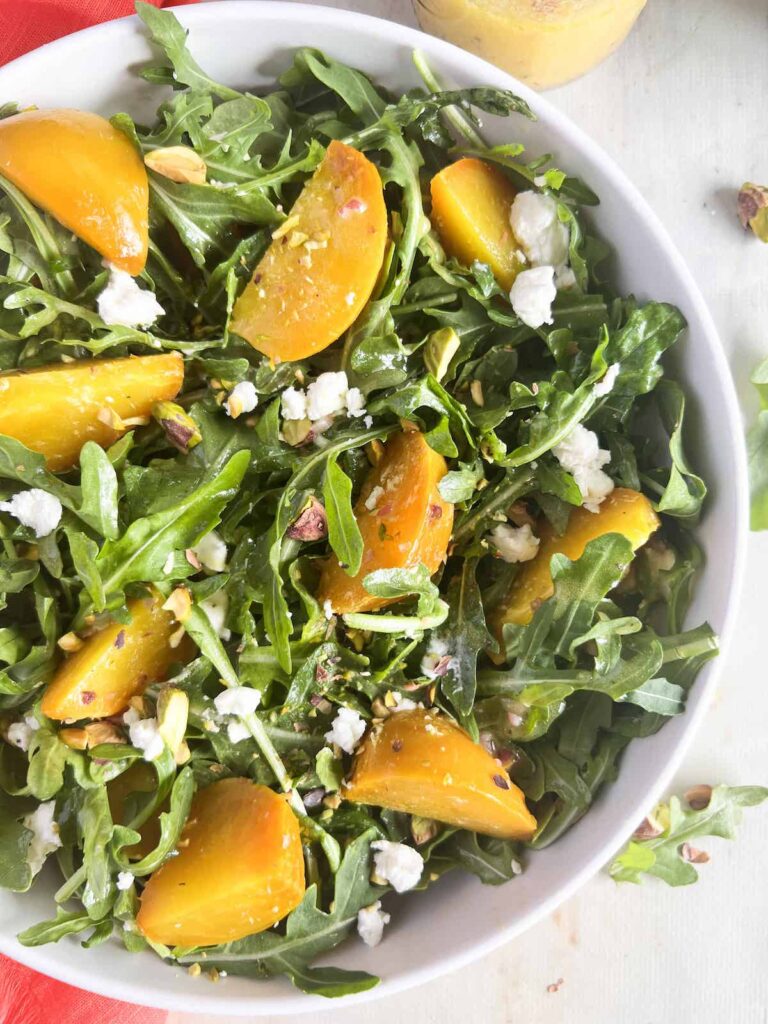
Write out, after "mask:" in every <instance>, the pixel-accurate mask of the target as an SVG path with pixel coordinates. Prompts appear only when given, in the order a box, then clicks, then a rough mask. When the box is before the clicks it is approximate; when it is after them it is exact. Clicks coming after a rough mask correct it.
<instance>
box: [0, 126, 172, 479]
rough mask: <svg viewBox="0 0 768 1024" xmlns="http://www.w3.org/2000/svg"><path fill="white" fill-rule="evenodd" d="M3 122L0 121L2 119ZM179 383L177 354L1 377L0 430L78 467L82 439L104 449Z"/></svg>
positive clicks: (52, 459)
mask: <svg viewBox="0 0 768 1024" xmlns="http://www.w3.org/2000/svg"><path fill="white" fill-rule="evenodd" d="M0 124H2V121H0ZM183 383H184V360H183V359H182V358H181V356H180V355H179V354H178V352H168V353H167V354H163V355H155V356H131V357H130V358H128V359H84V360H82V361H81V362H77V363H61V364H57V365H56V366H44V367H41V368H40V369H36V370H20V371H14V372H12V373H6V374H2V375H0V434H6V435H7V436H8V437H15V438H16V440H17V441H21V443H22V444H24V445H26V446H27V448H31V449H32V451H35V452H40V454H41V455H44V456H45V458H46V461H47V464H48V468H49V469H51V470H53V471H54V472H60V471H62V470H66V469H70V468H71V467H72V466H74V465H76V464H77V461H78V459H79V457H80V449H81V448H82V447H83V445H84V444H85V442H86V441H95V442H96V443H97V444H99V445H101V446H102V448H107V447H108V446H109V445H111V444H113V443H114V442H115V441H116V440H117V439H118V438H119V437H121V436H122V434H124V433H125V431H126V430H130V429H131V428H130V426H128V425H125V424H123V423H122V422H121V421H122V420H127V419H131V418H133V417H142V416H147V417H148V416H149V415H150V413H151V412H152V406H153V405H154V404H155V402H161V401H164V400H169V399H172V398H175V397H176V395H177V394H178V393H179V391H180V390H181V386H182V384H183Z"/></svg>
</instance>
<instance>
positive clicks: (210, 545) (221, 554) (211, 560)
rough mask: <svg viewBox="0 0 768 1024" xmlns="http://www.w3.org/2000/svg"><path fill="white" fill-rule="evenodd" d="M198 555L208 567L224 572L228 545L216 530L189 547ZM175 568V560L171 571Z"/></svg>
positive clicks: (198, 558)
mask: <svg viewBox="0 0 768 1024" xmlns="http://www.w3.org/2000/svg"><path fill="white" fill-rule="evenodd" d="M189 550H190V551H191V552H193V554H194V555H196V556H197V560H198V561H199V562H200V564H201V565H202V566H204V567H205V568H206V569H210V570H211V571H212V572H223V571H224V569H226V567H227V545H226V544H225V543H224V541H223V540H222V539H221V537H220V536H219V534H218V533H217V532H216V531H215V530H211V532H210V533H206V535H205V536H204V537H203V538H202V540H199V541H198V542H197V544H195V545H194V546H193V547H191V548H190V549H189ZM172 569H173V562H171V567H170V569H169V570H168V571H169V572H170V571H172Z"/></svg>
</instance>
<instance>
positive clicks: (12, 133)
mask: <svg viewBox="0 0 768 1024" xmlns="http://www.w3.org/2000/svg"><path fill="white" fill-rule="evenodd" d="M0 174H2V175H4V176H5V177H6V178H8V180H9V181H12V182H13V184H14V185H16V186H17V187H18V188H19V189H21V191H22V192H23V193H24V195H25V196H27V198H28V199H31V200H32V202H33V203H36V204H37V205H38V206H42V207H43V209H44V210H47V211H48V213H50V214H51V215H52V216H53V217H55V218H56V220H57V221H59V223H60V224H63V225H64V227H65V228H68V229H69V230H70V231H72V232H74V234H76V235H77V236H78V238H82V240H83V241H84V242H87V243H88V245H90V246H93V248H94V249H95V250H96V251H97V252H98V253H101V255H102V256H103V257H104V258H105V259H106V260H108V261H109V262H110V263H113V264H114V265H115V266H116V267H119V268H120V269H121V270H127V271H128V273H129V274H133V275H136V274H139V273H141V271H142V270H143V269H144V264H145V263H146V261H147V245H148V237H149V235H148V221H149V185H148V183H147V172H146V169H145V167H144V163H143V161H142V159H141V157H140V156H139V154H138V153H137V152H136V150H135V148H134V146H133V144H132V143H131V141H130V140H129V139H128V138H127V136H126V135H124V134H123V132H121V131H119V130H118V129H117V128H114V127H113V126H112V125H111V124H110V123H109V121H105V120H104V118H103V117H99V116H98V115H97V114H91V113H88V112H87V111H84V110H66V109H63V110H25V111H23V112H22V113H21V114H14V115H13V117H7V118H5V119H4V120H2V121H0Z"/></svg>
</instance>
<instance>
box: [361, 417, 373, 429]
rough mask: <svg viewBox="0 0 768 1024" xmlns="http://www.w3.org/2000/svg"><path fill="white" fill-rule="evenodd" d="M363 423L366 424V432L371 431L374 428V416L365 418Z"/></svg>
mask: <svg viewBox="0 0 768 1024" xmlns="http://www.w3.org/2000/svg"><path fill="white" fill-rule="evenodd" d="M363 423H364V424H365V428H366V430H370V429H371V427H372V426H373V416H366V417H364V419H363Z"/></svg>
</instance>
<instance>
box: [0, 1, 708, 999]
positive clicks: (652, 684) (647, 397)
mask: <svg viewBox="0 0 768 1024" xmlns="http://www.w3.org/2000/svg"><path fill="white" fill-rule="evenodd" d="M137 8H138V12H139V15H140V16H141V18H142V19H143V21H144V23H145V25H146V27H147V29H148V31H149V33H150V34H151V36H152V38H153V40H154V42H155V43H156V44H157V48H158V52H159V54H160V59H159V62H158V63H157V64H154V65H152V66H151V67H146V68H144V69H143V70H142V71H141V75H142V77H143V78H144V79H146V80H147V81H148V82H151V83H153V84H155V85H156V86H157V91H158V98H159V100H160V101H161V102H160V106H159V109H158V114H157V118H156V120H155V121H154V123H153V124H151V125H143V124H139V123H135V122H134V121H133V120H132V119H131V117H130V116H129V115H128V114H126V113H116V114H115V115H114V116H113V117H112V118H110V119H109V120H108V121H107V120H105V119H103V118H101V117H98V116H97V115H95V114H91V113H87V112H83V111H74V110H46V111H42V110H38V109H36V108H34V107H25V108H23V109H20V108H19V107H17V106H16V104H13V103H9V104H6V105H5V106H3V107H0V196H1V197H2V198H0V358H1V359H2V365H1V369H2V374H1V375H0V539H1V541H2V547H3V560H2V563H0V595H1V596H0V599H1V600H2V605H1V606H0V661H2V666H3V668H2V672H0V734H1V735H2V739H3V741H4V742H3V743H2V744H0V747H1V749H0V812H1V814H2V818H1V819H0V821H1V827H0V884H2V885H3V886H5V887H7V888H9V889H11V890H13V891H16V892H25V891H27V890H28V889H29V888H30V886H32V885H33V884H35V883H36V878H37V876H38V874H39V873H40V872H41V871H42V870H43V868H44V866H45V871H44V873H45V875H46V876H47V877H48V878H57V882H56V886H57V888H56V892H55V897H54V898H53V900H52V908H51V918H50V920H47V921H44V922H42V923H39V924H36V925H35V926H33V927H31V928H29V929H27V930H26V931H25V932H23V933H22V934H21V935H20V937H19V938H20V941H21V942H23V943H24V944H26V945H38V944H42V943H46V942H55V941H58V940H60V939H61V938H63V937H65V936H72V935H80V936H82V938H83V945H84V946H85V947H86V948H89V947H91V946H94V945H97V944H98V943H101V942H106V941H119V942H122V943H123V944H124V945H125V948H126V949H127V950H128V951H130V952H135V951H138V950H146V949H148V948H149V949H151V950H153V951H154V952H155V953H157V955H159V956H160V957H162V958H164V959H165V960H167V961H169V962H171V963H173V964H181V965H185V966H187V967H188V969H189V972H190V974H192V975H195V974H200V973H201V972H205V973H208V974H213V975H214V976H218V975H219V974H220V973H221V974H223V973H224V972H227V973H229V974H240V975H247V976H249V977H253V978H256V979H259V978H265V977H270V976H273V975H286V976H287V977H288V978H290V980H291V981H292V982H293V983H294V984H295V985H297V986H298V987H299V988H301V989H303V990H305V991H308V992H313V993H318V994H321V995H325V996H338V995H343V994H346V993H350V992H356V991H361V990H364V989H367V988H369V987H371V986H372V985H374V984H375V983H376V981H377V979H376V978H375V977H373V976H371V975H370V974H368V973H366V972H363V971H342V970H340V969H338V968H335V967H329V966H325V965H323V959H324V956H325V955H326V954H327V953H328V952H329V951H330V950H332V949H333V948H334V947H336V946H337V945H338V944H339V943H340V942H341V941H342V940H344V939H345V938H346V937H348V936H350V935H352V936H355V935H356V933H359V936H360V938H361V939H362V940H363V941H364V942H365V943H367V944H368V945H371V946H372V945H375V944H376V943H377V942H379V941H380V940H381V939H382V937H384V939H385V941H386V938H387V927H389V928H390V929H392V933H393V934H392V935H391V937H390V941H396V931H395V929H396V922H397V913H398V900H397V898H396V896H395V895H390V894H397V893H402V892H406V891H409V890H420V889H424V888H426V887H427V886H431V885H433V884H439V880H440V879H441V877H442V876H443V875H444V874H445V873H447V872H450V871H455V870H462V871H470V872H472V873H474V874H475V875H477V876H478V877H479V879H480V881H481V882H484V883H486V884H491V885H497V884H500V883H503V882H507V881H510V880H511V879H513V878H514V876H516V875H518V874H519V873H520V872H521V871H523V870H524V869H525V865H526V863H527V862H528V861H529V859H530V858H532V857H535V856H536V851H537V850H539V849H541V848H542V847H545V846H547V845H548V844H549V843H552V842H553V841H555V840H557V839H558V837H560V836H562V835H563V833H564V832H565V831H566V830H567V829H569V828H570V827H571V826H572V825H573V824H574V823H575V822H576V821H578V820H579V819H580V818H581V817H582V816H583V815H584V814H586V813H587V812H588V811H589V808H590V805H591V803H592V801H593V800H594V799H595V798H596V796H597V795H598V794H599V792H600V791H601V789H602V788H603V786H605V785H606V784H608V783H609V782H610V781H611V780H612V779H613V778H614V777H615V775H616V772H617V771H618V770H619V767H620V761H621V755H622V751H623V750H624V749H625V747H626V746H627V745H628V744H629V743H630V742H631V741H632V740H633V739H635V738H639V737H643V736H648V735H649V734H651V733H653V732H655V731H656V730H658V729H660V728H661V727H662V726H663V725H664V723H665V721H666V720H667V718H669V717H670V716H673V715H678V714H681V713H682V712H683V711H684V708H685V701H686V695H687V693H688V691H689V690H690V688H691V686H692V685H693V683H694V680H695V677H696V674H697V672H698V670H699V668H700V667H701V666H702V664H703V663H704V662H705V661H706V660H707V659H708V658H710V657H712V656H713V655H714V654H715V652H716V649H717V641H716V638H715V637H714V635H713V633H712V631H711V629H710V628H709V626H708V625H707V624H706V623H704V624H700V625H697V626H696V628H693V629H690V628H686V624H685V618H686V610H687V607H688V604H689V598H690V595H691V591H692V588H693V586H694V583H695V578H696V573H697V570H698V568H699V567H700V565H701V560H702V554H701V550H700V548H699V545H698V544H697V541H696V536H695V527H696V522H697V517H698V516H699V513H700V510H701V507H702V504H703V502H704V499H705V494H706V487H705V484H704V483H703V481H702V480H701V479H700V478H699V477H698V476H697V475H696V474H695V472H694V470H693V469H692V468H691V466H690V464H689V463H688V461H687V459H686V456H685V452H684V448H683V420H684V412H685V391H684V389H683V388H682V387H681V386H680V384H678V383H677V382H676V381H674V380H672V379H670V378H669V377H668V376H667V375H666V373H665V370H664V367H663V365H662V357H663V355H664V353H665V352H666V350H667V349H668V348H669V347H670V346H671V345H673V344H674V343H675V342H676V341H677V340H678V338H679V337H680V336H681V334H682V333H683V331H684V329H685V323H684V320H683V317H682V315H681V314H680V312H679V311H678V310H677V309H675V308H674V307H672V306H669V305H667V304H665V303H660V302H639V301H637V300H636V299H635V298H634V297H632V296H622V295H619V294H617V293H616V291H615V290H614V288H613V287H612V286H611V283H610V279H609V278H608V277H606V276H605V274H604V272H603V267H604V261H605V258H606V256H608V254H609V248H608V246H607V245H606V244H605V243H604V242H603V241H602V240H601V239H599V238H597V237H595V235H594V234H592V233H591V232H590V229H589V219H588V217H587V216H585V215H584V209H585V208H587V207H589V206H592V205H594V204H596V203H597V202H598V198H597V197H596V196H595V195H594V194H593V193H592V192H591V191H590V189H589V188H588V187H587V186H586V185H585V184H584V183H583V182H581V181H580V180H578V179H576V178H574V177H571V176H568V175H567V174H566V173H564V172H562V171H561V170H559V169H557V168H556V167H554V166H553V165H552V161H551V158H550V157H549V156H546V155H544V156H538V157H536V158H530V157H529V155H528V154H526V153H525V152H524V151H523V147H522V146H520V145H519V144H517V143H516V142H514V141H510V142H509V143H507V144H505V145H500V146H489V145H488V144H486V143H485V142H484V140H483V137H482V134H481V131H480V129H481V124H480V115H481V114H484V113H487V114H491V115H496V116H499V117H504V118H509V119H510V120H509V126H510V127H509V137H510V139H512V140H514V136H515V130H514V121H515V119H516V118H519V117H523V118H530V117H532V116H533V115H532V113H531V111H530V110H529V109H528V107H527V105H526V104H525V102H524V101H523V100H521V99H520V98H518V97H517V96H515V95H513V94H512V93H509V92H506V91H503V90H498V89H490V88H482V87H479V88H472V89H463V90H460V91H456V90H446V89H443V88H442V87H441V86H440V84H439V83H438V81H437V80H436V79H435V77H434V74H433V72H432V70H431V69H430V68H428V67H427V66H426V64H425V62H424V60H423V58H422V57H421V56H420V55H419V54H416V55H415V61H416V65H417V67H418V69H419V72H420V73H421V76H422V78H423V82H424V85H423V88H420V89H414V90H411V91H410V92H407V93H405V94H404V95H391V94H389V93H387V92H385V91H384V90H382V89H380V88H379V87H377V86H376V85H375V84H374V83H373V82H371V81H370V80H369V78H367V77H366V76H365V75H364V74H363V73H362V72H360V71H357V70H355V69H353V68H351V67H348V66H346V65H344V64H341V63H339V62H337V61H335V60H334V59H333V58H332V57H331V56H330V55H326V54H324V53H320V52H319V51H316V50H312V49H302V50H299V51H298V52H297V53H296V54H295V56H294V59H293V63H292V64H291V65H290V66H286V68H285V70H284V72H283V74H282V75H281V76H280V78H279V80H278V81H277V82H275V84H274V88H273V89H272V90H271V91H264V92H262V93H259V94H253V93H249V92H240V91H238V90H236V89H233V88H231V87H229V86H227V85H223V84H221V83H219V82H216V81H213V80H212V79H211V78H210V77H209V76H208V75H207V74H206V73H205V72H204V71H203V70H202V68H201V67H200V66H199V65H198V64H197V63H196V62H195V60H194V59H193V57H192V55H191V53H190V51H189V49H188V48H187V40H186V34H185V32H184V30H183V29H182V27H181V26H180V25H179V23H178V22H177V21H176V19H175V18H174V16H173V14H171V13H170V12H168V11H159V10H157V9H155V8H154V7H152V6H150V5H145V4H141V3H140V4H138V5H137ZM21 99H22V100H24V98H23V97H22V98H21ZM51 152H56V154H57V159H56V160H55V161H52V160H51V159H50V154H51ZM382 901H383V902H382ZM390 922H391V923H390ZM360 938H358V939H357V941H360ZM318 961H319V963H318Z"/></svg>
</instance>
